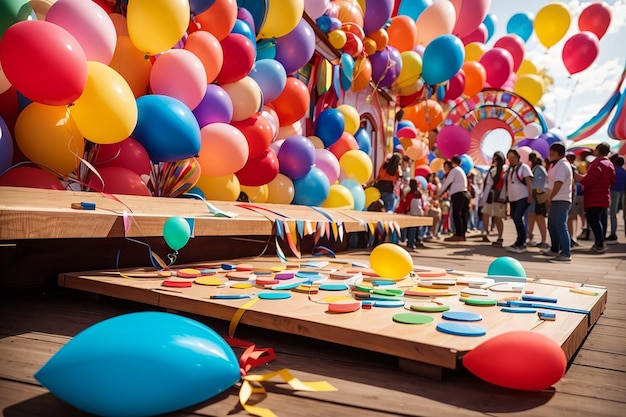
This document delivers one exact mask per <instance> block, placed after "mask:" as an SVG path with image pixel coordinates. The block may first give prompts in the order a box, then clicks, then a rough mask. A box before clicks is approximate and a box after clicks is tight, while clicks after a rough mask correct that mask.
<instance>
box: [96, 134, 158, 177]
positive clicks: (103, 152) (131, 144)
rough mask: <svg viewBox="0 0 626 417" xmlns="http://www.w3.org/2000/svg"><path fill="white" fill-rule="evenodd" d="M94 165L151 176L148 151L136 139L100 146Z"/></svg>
mask: <svg viewBox="0 0 626 417" xmlns="http://www.w3.org/2000/svg"><path fill="white" fill-rule="evenodd" d="M93 165H94V167H96V168H107V167H122V168H128V169H130V170H132V171H135V172H136V173H137V174H139V175H142V174H145V175H150V171H152V163H151V162H150V157H149V156H148V152H147V151H146V149H145V148H144V147H143V146H141V144H140V143H139V142H137V141H136V140H135V139H132V138H128V139H125V140H123V141H121V142H118V143H112V144H107V145H98V154H97V155H96V158H95V160H94V161H93Z"/></svg>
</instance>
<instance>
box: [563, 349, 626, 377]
mask: <svg viewBox="0 0 626 417" xmlns="http://www.w3.org/2000/svg"><path fill="white" fill-rule="evenodd" d="M574 363H575V364H576V365H581V366H590V367H594V368H600V369H610V370H613V371H620V372H626V355H619V354H616V353H607V352H598V351H595V350H590V349H586V348H582V349H581V350H580V351H579V352H578V354H577V355H576V357H575V358H574Z"/></svg>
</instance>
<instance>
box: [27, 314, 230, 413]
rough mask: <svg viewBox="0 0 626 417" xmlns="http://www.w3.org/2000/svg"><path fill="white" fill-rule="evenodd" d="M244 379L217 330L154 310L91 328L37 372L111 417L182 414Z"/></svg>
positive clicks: (66, 395) (64, 394) (82, 404)
mask: <svg viewBox="0 0 626 417" xmlns="http://www.w3.org/2000/svg"><path fill="white" fill-rule="evenodd" d="M240 376H241V374H240V370H239V363H238V361H237V357H236V356H235V353H234V352H233V350H232V349H231V347H230V346H228V344H227V343H226V341H225V340H224V339H222V337H221V336H220V335H218V334H217V333H216V332H215V331H213V330H212V329H210V328H209V327H207V326H205V325H204V324H202V323H199V322H197V321H195V320H191V319H188V318H186V317H182V316H177V315H174V314H169V313H161V312H153V311H151V312H140V313H131V314H125V315H122V316H118V317H114V318H111V319H108V320H105V321H103V322H100V323H98V324H95V325H93V326H91V327H89V328H88V329H86V330H84V331H83V332H81V333H79V334H78V335H76V336H75V337H74V338H73V339H72V340H70V341H69V343H67V344H66V345H65V346H63V347H62V348H61V350H59V351H58V352H57V353H56V354H55V355H54V356H53V357H52V358H51V359H50V360H49V361H48V362H47V363H46V364H45V365H44V366H43V367H42V368H41V369H40V370H39V371H38V372H37V373H36V374H35V378H36V379H37V381H39V382H40V383H41V384H42V385H43V386H44V387H46V388H47V389H48V390H50V391H51V392H52V393H53V394H54V395H55V396H57V397H58V398H60V399H61V400H63V401H65V402H67V403H69V404H71V405H73V406H74V407H76V408H78V409H81V410H83V411H85V412H87V413H91V414H94V415H99V416H111V417H113V416H115V417H140V416H152V415H157V414H158V415H160V414H164V413H170V412H173V411H176V410H180V409H183V408H186V407H189V406H192V405H194V404H198V403H200V402H203V401H206V400H208V399H209V398H211V397H214V396H216V395H218V394H220V393H222V392H224V391H225V390H227V389H229V388H230V387H232V386H233V385H234V384H236V383H237V382H238V381H239V379H240Z"/></svg>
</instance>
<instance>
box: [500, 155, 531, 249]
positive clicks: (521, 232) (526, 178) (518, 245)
mask: <svg viewBox="0 0 626 417" xmlns="http://www.w3.org/2000/svg"><path fill="white" fill-rule="evenodd" d="M506 156H507V159H508V160H509V164H510V167H509V169H508V170H507V172H506V189H507V193H508V196H509V202H510V204H511V218H512V219H513V223H515V230H516V232H517V239H516V240H515V243H514V244H513V245H512V246H509V247H508V248H507V250H508V251H509V252H513V253H524V252H528V249H526V224H524V213H526V210H527V209H528V206H530V204H531V203H532V202H533V185H532V176H533V173H532V171H531V170H530V168H529V167H528V165H526V164H525V163H523V162H522V161H521V158H520V154H519V153H518V152H517V150H515V149H511V150H509V152H507V154H506Z"/></svg>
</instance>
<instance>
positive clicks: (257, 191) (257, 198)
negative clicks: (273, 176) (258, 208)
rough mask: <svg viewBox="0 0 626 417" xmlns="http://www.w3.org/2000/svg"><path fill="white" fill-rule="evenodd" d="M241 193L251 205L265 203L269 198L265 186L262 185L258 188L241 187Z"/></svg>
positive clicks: (267, 189)
mask: <svg viewBox="0 0 626 417" xmlns="http://www.w3.org/2000/svg"><path fill="white" fill-rule="evenodd" d="M241 191H242V192H244V193H246V195H247V196H248V199H249V200H250V202H252V203H267V198H268V197H269V193H270V192H269V188H268V187H267V184H263V185H261V186H258V187H251V186H247V185H242V186H241Z"/></svg>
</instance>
